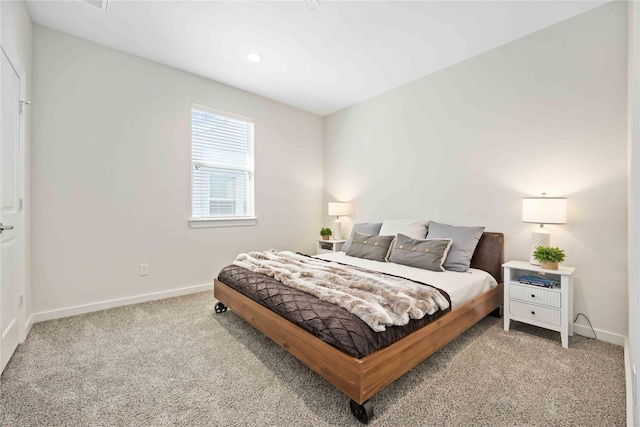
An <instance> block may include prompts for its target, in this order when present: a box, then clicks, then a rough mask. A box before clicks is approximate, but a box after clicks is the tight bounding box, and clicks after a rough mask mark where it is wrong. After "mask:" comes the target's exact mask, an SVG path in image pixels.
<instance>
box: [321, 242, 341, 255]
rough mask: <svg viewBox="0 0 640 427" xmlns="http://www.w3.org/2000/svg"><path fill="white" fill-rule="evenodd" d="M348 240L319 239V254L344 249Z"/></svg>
mask: <svg viewBox="0 0 640 427" xmlns="http://www.w3.org/2000/svg"><path fill="white" fill-rule="evenodd" d="M344 242H346V240H322V239H318V255H320V254H326V253H330V252H339V251H340V250H342V245H344Z"/></svg>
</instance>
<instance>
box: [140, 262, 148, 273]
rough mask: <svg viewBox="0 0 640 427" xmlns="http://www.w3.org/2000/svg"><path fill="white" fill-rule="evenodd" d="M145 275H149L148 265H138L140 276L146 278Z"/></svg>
mask: <svg viewBox="0 0 640 427" xmlns="http://www.w3.org/2000/svg"><path fill="white" fill-rule="evenodd" d="M147 274H149V264H147V263H144V264H140V275H141V276H146V275H147Z"/></svg>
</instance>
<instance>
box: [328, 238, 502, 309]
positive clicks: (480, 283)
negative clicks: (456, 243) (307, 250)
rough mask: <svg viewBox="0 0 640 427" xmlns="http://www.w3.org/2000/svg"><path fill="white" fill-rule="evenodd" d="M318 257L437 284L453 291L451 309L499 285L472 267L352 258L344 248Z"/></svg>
mask: <svg viewBox="0 0 640 427" xmlns="http://www.w3.org/2000/svg"><path fill="white" fill-rule="evenodd" d="M315 257H316V258H320V259H324V260H327V261H335V262H340V263H343V264H348V265H353V266H356V267H362V268H366V269H369V270H375V271H379V272H381V273H386V274H392V275H394V276H400V277H404V278H405V279H411V280H415V281H418V282H422V283H426V284H427V285H432V286H435V287H436V288H440V289H442V290H443V291H445V292H446V293H448V294H449V297H451V308H456V307H458V306H460V305H462V304H464V303H465V302H467V301H469V300H471V299H472V298H474V297H475V296H477V295H480V294H481V293H483V292H486V291H488V290H489V289H491V288H493V287H495V286H497V285H498V282H496V279H494V278H493V276H492V275H490V274H489V273H487V272H486V271H483V270H478V269H475V268H470V269H469V270H468V271H467V272H466V273H458V272H455V271H442V272H439V271H430V270H423V269H420V268H415V267H409V266H406V265H402V264H396V263H393V262H380V261H372V260H369V259H363V258H357V257H352V256H349V255H347V254H346V253H344V252H342V251H340V252H331V253H326V254H321V255H316V256H315Z"/></svg>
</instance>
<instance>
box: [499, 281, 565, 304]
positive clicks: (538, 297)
mask: <svg viewBox="0 0 640 427" xmlns="http://www.w3.org/2000/svg"><path fill="white" fill-rule="evenodd" d="M560 296H561V295H560V291H554V290H551V289H544V288H541V287H539V286H538V287H536V286H526V285H518V284H515V283H511V284H510V285H509V297H510V298H511V299H517V300H521V301H527V302H533V303H536V304H540V305H544V306H547V307H553V308H561V303H560V301H561V299H560Z"/></svg>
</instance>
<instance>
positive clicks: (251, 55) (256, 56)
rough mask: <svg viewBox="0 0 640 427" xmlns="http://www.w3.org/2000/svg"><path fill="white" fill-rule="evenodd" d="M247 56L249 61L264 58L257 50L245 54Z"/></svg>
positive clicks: (258, 60)
mask: <svg viewBox="0 0 640 427" xmlns="http://www.w3.org/2000/svg"><path fill="white" fill-rule="evenodd" d="M245 58H247V61H249V62H260V60H261V59H262V57H261V56H260V55H259V54H258V53H256V52H249V53H247V54H246V55H245Z"/></svg>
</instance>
